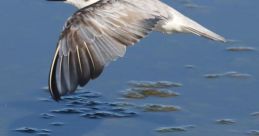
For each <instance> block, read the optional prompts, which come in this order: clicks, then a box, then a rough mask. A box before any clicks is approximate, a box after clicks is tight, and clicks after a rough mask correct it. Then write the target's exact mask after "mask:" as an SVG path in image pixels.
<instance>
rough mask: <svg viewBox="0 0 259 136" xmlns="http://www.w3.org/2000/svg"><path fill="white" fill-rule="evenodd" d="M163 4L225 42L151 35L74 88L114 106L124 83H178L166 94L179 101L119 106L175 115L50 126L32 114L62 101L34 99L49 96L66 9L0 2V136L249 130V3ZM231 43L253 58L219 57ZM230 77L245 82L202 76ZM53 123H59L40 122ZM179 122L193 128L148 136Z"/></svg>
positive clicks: (23, 0)
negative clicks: (173, 108)
mask: <svg viewBox="0 0 259 136" xmlns="http://www.w3.org/2000/svg"><path fill="white" fill-rule="evenodd" d="M165 2H166V3H168V4H170V5H173V6H174V7H175V8H176V9H178V10H180V11H181V12H183V13H184V14H185V15H187V16H189V17H191V18H193V19H195V20H197V21H198V22H200V23H201V24H203V25H205V26H207V27H208V28H210V29H212V30H214V31H216V32H217V33H219V34H221V35H223V36H225V37H226V38H228V39H231V40H232V41H233V42H232V43H231V44H230V43H229V44H221V43H215V42H212V41H208V40H207V39H203V38H200V37H197V36H192V35H174V36H167V35H166V36H165V35H163V34H160V33H153V34H151V35H150V36H149V37H148V38H146V39H144V40H142V41H141V42H140V43H138V44H137V45H136V46H134V47H130V48H129V49H128V51H127V54H126V56H125V57H124V58H122V59H119V60H118V61H116V62H113V63H112V64H110V65H109V67H107V68H106V69H105V71H104V72H103V74H102V75H101V77H99V78H98V79H97V80H95V81H91V82H90V83H89V84H88V85H87V86H86V87H85V88H84V90H86V91H91V92H100V93H101V94H102V97H98V98H93V100H97V101H101V102H102V101H105V102H116V101H120V99H118V98H120V97H121V95H120V93H119V92H120V91H122V90H124V89H126V88H128V86H127V82H128V81H130V80H136V81H142V80H148V81H161V80H167V81H174V82H180V83H182V84H183V87H180V88H175V89H173V90H174V91H177V92H179V93H180V94H181V96H179V97H176V98H155V97H149V98H147V99H142V100H125V101H126V102H132V103H136V104H139V105H141V104H145V103H152V104H169V105H178V106H180V107H181V108H182V110H181V111H178V112H155V113H150V112H143V111H141V110H137V109H135V110H134V111H135V112H137V116H134V117H130V118H103V119H87V118H82V117H80V116H77V115H56V114H55V116H56V117H55V118H53V119H43V118H41V117H40V114H41V113H49V112H50V111H51V110H54V109H59V108H62V107H65V104H64V102H59V103H56V102H54V101H48V102H45V101H42V100H41V99H43V98H44V99H49V93H48V92H47V91H45V90H44V89H42V88H44V87H45V86H47V81H48V72H49V67H50V64H51V59H52V56H53V53H54V50H55V46H56V42H57V39H58V36H59V34H60V32H61V30H62V26H63V24H64V22H65V21H66V19H67V18H68V17H69V16H70V15H71V14H72V13H73V12H75V11H76V9H75V8H74V7H72V6H70V5H65V4H61V3H50V2H46V1H44V0H37V1H36V0H11V1H1V2H0V18H1V21H0V27H1V31H0V44H1V45H0V62H1V67H0V75H1V76H0V81H1V82H0V88H1V89H0V91H1V95H0V135H3V136H5V135H10V136H18V135H19V136H20V135H21V136H23V135H28V134H27V133H20V132H16V131H13V130H14V129H17V128H20V127H33V128H38V129H49V130H51V133H50V135H53V136H58V135H67V136H70V135H71V136H77V135H78V136H106V135H110V136H122V135H123V136H132V135H135V136H144V135H146V136H162V135H163V136H164V135H165V136H169V135H182V136H219V135H222V136H223V135H224V136H243V135H248V134H247V133H248V132H249V131H251V130H257V129H259V127H258V126H259V117H256V116H251V115H250V114H251V113H253V112H257V111H259V99H258V96H259V92H258V88H259V79H258V77H259V71H258V70H259V63H258V62H259V53H258V50H257V49H259V48H258V46H259V44H258V43H259V38H258V35H259V31H258V28H257V25H258V22H259V15H258V12H259V9H258V5H259V1H255V0H250V1H248V0H246V1H244V0H210V1H203V0H193V1H191V2H192V3H194V4H195V5H196V6H194V8H191V7H190V6H188V4H189V3H188V1H187V0H186V1H184V0H174V1H171V0H165ZM186 2H187V4H186ZM197 5H198V6H197ZM236 46H238V47H239V46H242V47H252V48H255V51H237V52H231V51H227V50H226V48H228V47H236ZM186 65H192V66H194V68H186ZM230 71H236V72H239V73H241V74H249V75H250V76H249V77H248V78H233V77H226V76H222V77H219V78H216V79H208V78H205V77H204V75H205V74H220V73H225V72H230ZM217 119H234V120H235V121H236V123H235V124H232V125H222V124H218V123H216V122H215V121H216V120H217ZM57 121H58V122H64V123H65V124H64V126H52V125H49V123H51V122H57ZM183 125H194V126H195V127H194V128H192V129H188V130H187V131H186V132H171V133H159V132H156V131H155V129H157V128H159V127H170V126H183ZM30 135H35V134H30Z"/></svg>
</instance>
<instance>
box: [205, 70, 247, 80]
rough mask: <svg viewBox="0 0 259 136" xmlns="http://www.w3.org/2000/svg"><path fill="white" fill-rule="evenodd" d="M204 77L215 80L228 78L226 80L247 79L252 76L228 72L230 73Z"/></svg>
mask: <svg viewBox="0 0 259 136" xmlns="http://www.w3.org/2000/svg"><path fill="white" fill-rule="evenodd" d="M204 77H205V78H208V79H217V78H221V77H228V78H235V79H249V78H252V75H250V74H246V73H239V72H235V71H230V72H225V73H219V74H205V75H204Z"/></svg>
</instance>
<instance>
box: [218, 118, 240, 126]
mask: <svg viewBox="0 0 259 136" xmlns="http://www.w3.org/2000/svg"><path fill="white" fill-rule="evenodd" d="M216 123H218V124H222V125H231V124H235V123H236V121H235V120H234V119H219V120H216Z"/></svg>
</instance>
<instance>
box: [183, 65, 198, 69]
mask: <svg viewBox="0 0 259 136" xmlns="http://www.w3.org/2000/svg"><path fill="white" fill-rule="evenodd" d="M184 67H185V68H187V69H195V68H196V66H195V65H185V66H184Z"/></svg>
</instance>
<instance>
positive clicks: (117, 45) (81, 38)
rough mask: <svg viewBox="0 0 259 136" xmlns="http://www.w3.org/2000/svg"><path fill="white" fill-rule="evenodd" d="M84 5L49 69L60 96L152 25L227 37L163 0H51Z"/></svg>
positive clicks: (81, 83)
mask: <svg viewBox="0 0 259 136" xmlns="http://www.w3.org/2000/svg"><path fill="white" fill-rule="evenodd" d="M48 1H62V2H65V3H68V4H72V5H74V6H75V7H76V8H78V11H76V12H75V13H74V14H73V15H72V16H71V17H70V18H69V19H68V20H67V21H66V23H65V26H64V29H63V32H62V33H61V35H60V38H59V41H58V44H57V48H56V52H55V55H54V58H53V61H52V65H51V69H50V74H49V90H50V93H51V96H52V98H53V99H54V100H60V98H61V96H63V95H66V94H70V93H73V92H74V91H75V90H76V89H77V87H78V86H84V85H86V84H87V83H88V82H89V81H90V80H93V79H96V78H97V77H98V76H99V75H100V74H101V73H102V71H103V69H104V67H105V66H107V65H108V64H109V63H110V62H111V61H114V60H116V59H117V58H119V57H123V56H124V54H125V52H126V48H127V47H128V46H131V45H134V44H135V43H137V42H138V41H140V40H141V39H142V38H144V37H146V36H147V35H148V34H149V33H150V32H152V31H158V32H162V33H165V34H173V33H192V34H195V35H198V36H202V37H205V38H208V39H211V40H215V41H220V42H226V40H225V39H224V38H223V37H222V36H220V35H218V34H216V33H214V32H212V31H210V30H208V29H206V28H205V27H203V26H201V25H200V24H198V23H197V22H195V21H193V20H191V19H190V18H188V17H186V16H184V15H183V14H181V13H180V12H178V11H177V10H175V9H174V8H172V7H170V6H169V5H167V4H165V3H163V2H162V1H161V0H48Z"/></svg>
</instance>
